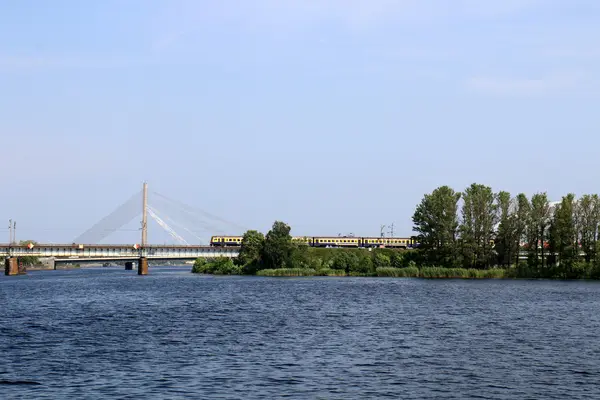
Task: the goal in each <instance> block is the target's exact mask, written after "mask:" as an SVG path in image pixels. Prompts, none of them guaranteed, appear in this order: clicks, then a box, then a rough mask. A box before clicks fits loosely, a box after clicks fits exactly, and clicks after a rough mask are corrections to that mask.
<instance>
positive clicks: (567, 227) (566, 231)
mask: <svg viewBox="0 0 600 400" xmlns="http://www.w3.org/2000/svg"><path fill="white" fill-rule="evenodd" d="M575 205H576V203H575V195H574V194H572V193H570V194H568V195H566V196H564V197H563V198H562V201H561V202H560V204H558V205H557V206H556V207H555V209H554V213H553V216H552V221H551V224H550V251H551V252H552V254H553V255H554V254H556V256H557V258H558V262H559V263H560V264H561V265H563V266H564V267H565V268H570V267H571V266H573V264H574V262H575V261H576V259H577V236H578V235H577V229H576V226H575V208H576V207H575Z"/></svg>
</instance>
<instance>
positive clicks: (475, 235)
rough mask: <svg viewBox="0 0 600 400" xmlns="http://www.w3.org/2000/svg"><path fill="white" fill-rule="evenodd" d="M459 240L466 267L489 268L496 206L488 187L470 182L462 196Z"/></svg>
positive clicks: (495, 220) (492, 193)
mask: <svg viewBox="0 0 600 400" xmlns="http://www.w3.org/2000/svg"><path fill="white" fill-rule="evenodd" d="M462 198H463V206H462V223H461V225H460V239H461V244H462V246H461V247H462V249H463V262H464V264H465V265H466V266H468V267H488V266H489V265H490V263H491V262H492V250H493V249H492V244H491V243H492V240H493V239H494V225H495V224H496V222H497V219H498V217H497V209H498V207H497V205H496V204H495V201H494V200H495V196H494V192H492V188H490V187H489V186H484V185H479V184H476V183H473V184H472V185H471V186H470V187H468V188H467V189H466V190H465V191H464V193H463V195H462Z"/></svg>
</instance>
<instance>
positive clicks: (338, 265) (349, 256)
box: [331, 249, 360, 272]
mask: <svg viewBox="0 0 600 400" xmlns="http://www.w3.org/2000/svg"><path fill="white" fill-rule="evenodd" d="M337 250H338V253H337V254H336V255H335V256H334V257H333V263H332V265H331V268H333V269H339V270H344V271H346V272H349V271H356V270H358V269H359V268H360V260H359V259H358V256H357V255H356V254H355V253H353V252H349V251H345V250H342V249H337Z"/></svg>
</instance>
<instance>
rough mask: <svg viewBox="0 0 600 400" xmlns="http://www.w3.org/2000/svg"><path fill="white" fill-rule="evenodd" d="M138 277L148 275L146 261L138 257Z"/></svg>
mask: <svg viewBox="0 0 600 400" xmlns="http://www.w3.org/2000/svg"><path fill="white" fill-rule="evenodd" d="M138 275H148V259H147V258H146V257H140V259H139V261H138Z"/></svg>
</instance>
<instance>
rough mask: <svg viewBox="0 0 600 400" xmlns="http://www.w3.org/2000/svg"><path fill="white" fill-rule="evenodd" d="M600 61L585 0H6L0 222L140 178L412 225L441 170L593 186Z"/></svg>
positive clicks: (210, 194) (40, 232)
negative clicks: (424, 197)
mask: <svg viewBox="0 0 600 400" xmlns="http://www.w3.org/2000/svg"><path fill="white" fill-rule="evenodd" d="M599 71H600V2H598V1H595V0H570V1H562V0H561V1H558V0H556V1H555V0H519V1H518V0H504V1H476V0H456V1H449V0H448V1H444V0H418V1H417V0H405V1H402V0H397V1H391V0H387V1H386V0H369V1H366V0H365V1H358V0H346V1H343V0H320V1H316V0H303V1H301V0H289V1H276V0H255V1H241V0H240V1H233V0H223V1H219V2H215V1H201V0H189V1H177V0H170V1H167V0H165V1H160V0H152V1H145V0H144V1H142V0H130V1H126V2H125V1H117V0H108V1H103V2H82V1H74V0H73V1H66V0H62V1H60V0H56V1H53V2H40V1H32V0H30V1H27V0H12V1H4V2H2V4H1V5H0V88H2V91H1V93H2V95H1V96H0V135H1V139H2V142H1V143H2V144H0V148H2V150H3V151H2V154H3V167H2V169H0V178H1V180H2V183H3V185H2V189H1V193H2V196H1V197H0V221H1V218H4V219H5V220H8V219H9V218H13V219H16V220H17V221H18V224H19V227H18V236H19V238H25V237H28V238H34V239H37V240H40V241H54V242H70V241H71V240H72V239H73V238H75V237H76V236H77V235H78V234H80V233H82V232H83V231H84V230H85V229H87V228H88V227H90V226H91V225H93V224H94V223H95V222H96V221H97V220H99V219H100V218H101V217H103V216H105V215H106V214H108V213H109V212H110V211H112V210H113V209H114V208H115V207H116V206H117V205H119V204H121V203H123V202H124V201H125V200H126V199H127V198H129V197H130V196H131V195H132V194H133V193H135V192H137V191H138V190H139V188H140V187H141V182H142V181H143V180H147V181H148V182H149V185H150V187H151V189H153V190H156V191H158V192H160V193H163V194H166V195H168V196H169V197H171V198H174V199H178V200H180V201H182V202H184V203H187V204H190V205H193V206H196V207H198V208H201V209H204V210H207V211H209V212H211V213H213V214H216V215H219V216H221V217H223V218H225V219H227V220H230V221H235V222H236V223H238V224H239V225H242V226H244V227H250V228H257V229H260V230H263V231H266V230H267V229H268V228H269V227H270V225H271V224H272V222H273V221H274V220H275V219H280V220H284V221H286V222H288V223H289V224H290V225H291V226H292V228H293V233H295V234H310V235H321V234H323V235H325V234H338V233H349V232H353V233H355V234H357V235H376V234H378V232H379V226H380V224H390V223H392V222H394V223H395V226H396V232H397V233H398V234H400V235H408V234H410V233H411V228H412V224H411V215H412V213H413V211H414V207H415V205H416V204H417V203H418V202H419V201H420V199H421V197H422V195H423V194H424V193H426V192H430V191H431V190H433V189H434V188H435V187H437V186H439V185H444V184H448V185H450V186H453V187H454V188H456V189H457V190H462V189H464V188H465V187H466V186H468V185H469V184H471V183H473V182H478V183H484V184H488V185H490V186H492V187H493V188H494V190H501V189H504V190H508V191H510V192H512V193H514V194H516V193H518V192H525V193H527V194H533V193H535V192H538V191H547V192H548V193H549V195H550V197H551V198H553V199H557V198H559V197H560V196H562V195H563V194H565V193H567V192H574V193H576V194H577V195H581V194H583V193H595V192H598V191H600V190H599V189H598V188H599V186H598V184H597V183H598V182H599V181H600V169H598V167H597V162H596V159H597V158H596V157H597V153H598V148H599V145H600V139H599V138H598V126H599V119H600V117H599V115H598V101H599V100H600V95H599V93H600V91H599V89H600V72H599ZM132 226H134V227H135V226H137V225H136V223H133V225H132ZM158 229H159V228H157V227H156V226H152V230H151V233H150V235H149V236H150V240H151V241H153V242H157V243H162V242H163V241H169V240H170V239H169V237H168V236H166V235H165V234H163V233H161V232H159V231H158ZM223 229H225V230H227V231H228V232H229V233H238V232H236V231H233V230H231V228H229V229H228V228H227V227H223ZM206 235H208V233H206ZM137 236H138V235H137V233H135V232H133V233H132V232H121V233H119V234H115V236H113V237H110V238H108V239H107V240H106V241H107V242H122V241H124V242H133V241H136V240H137ZM182 236H183V235H182ZM192 239H193V238H192Z"/></svg>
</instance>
